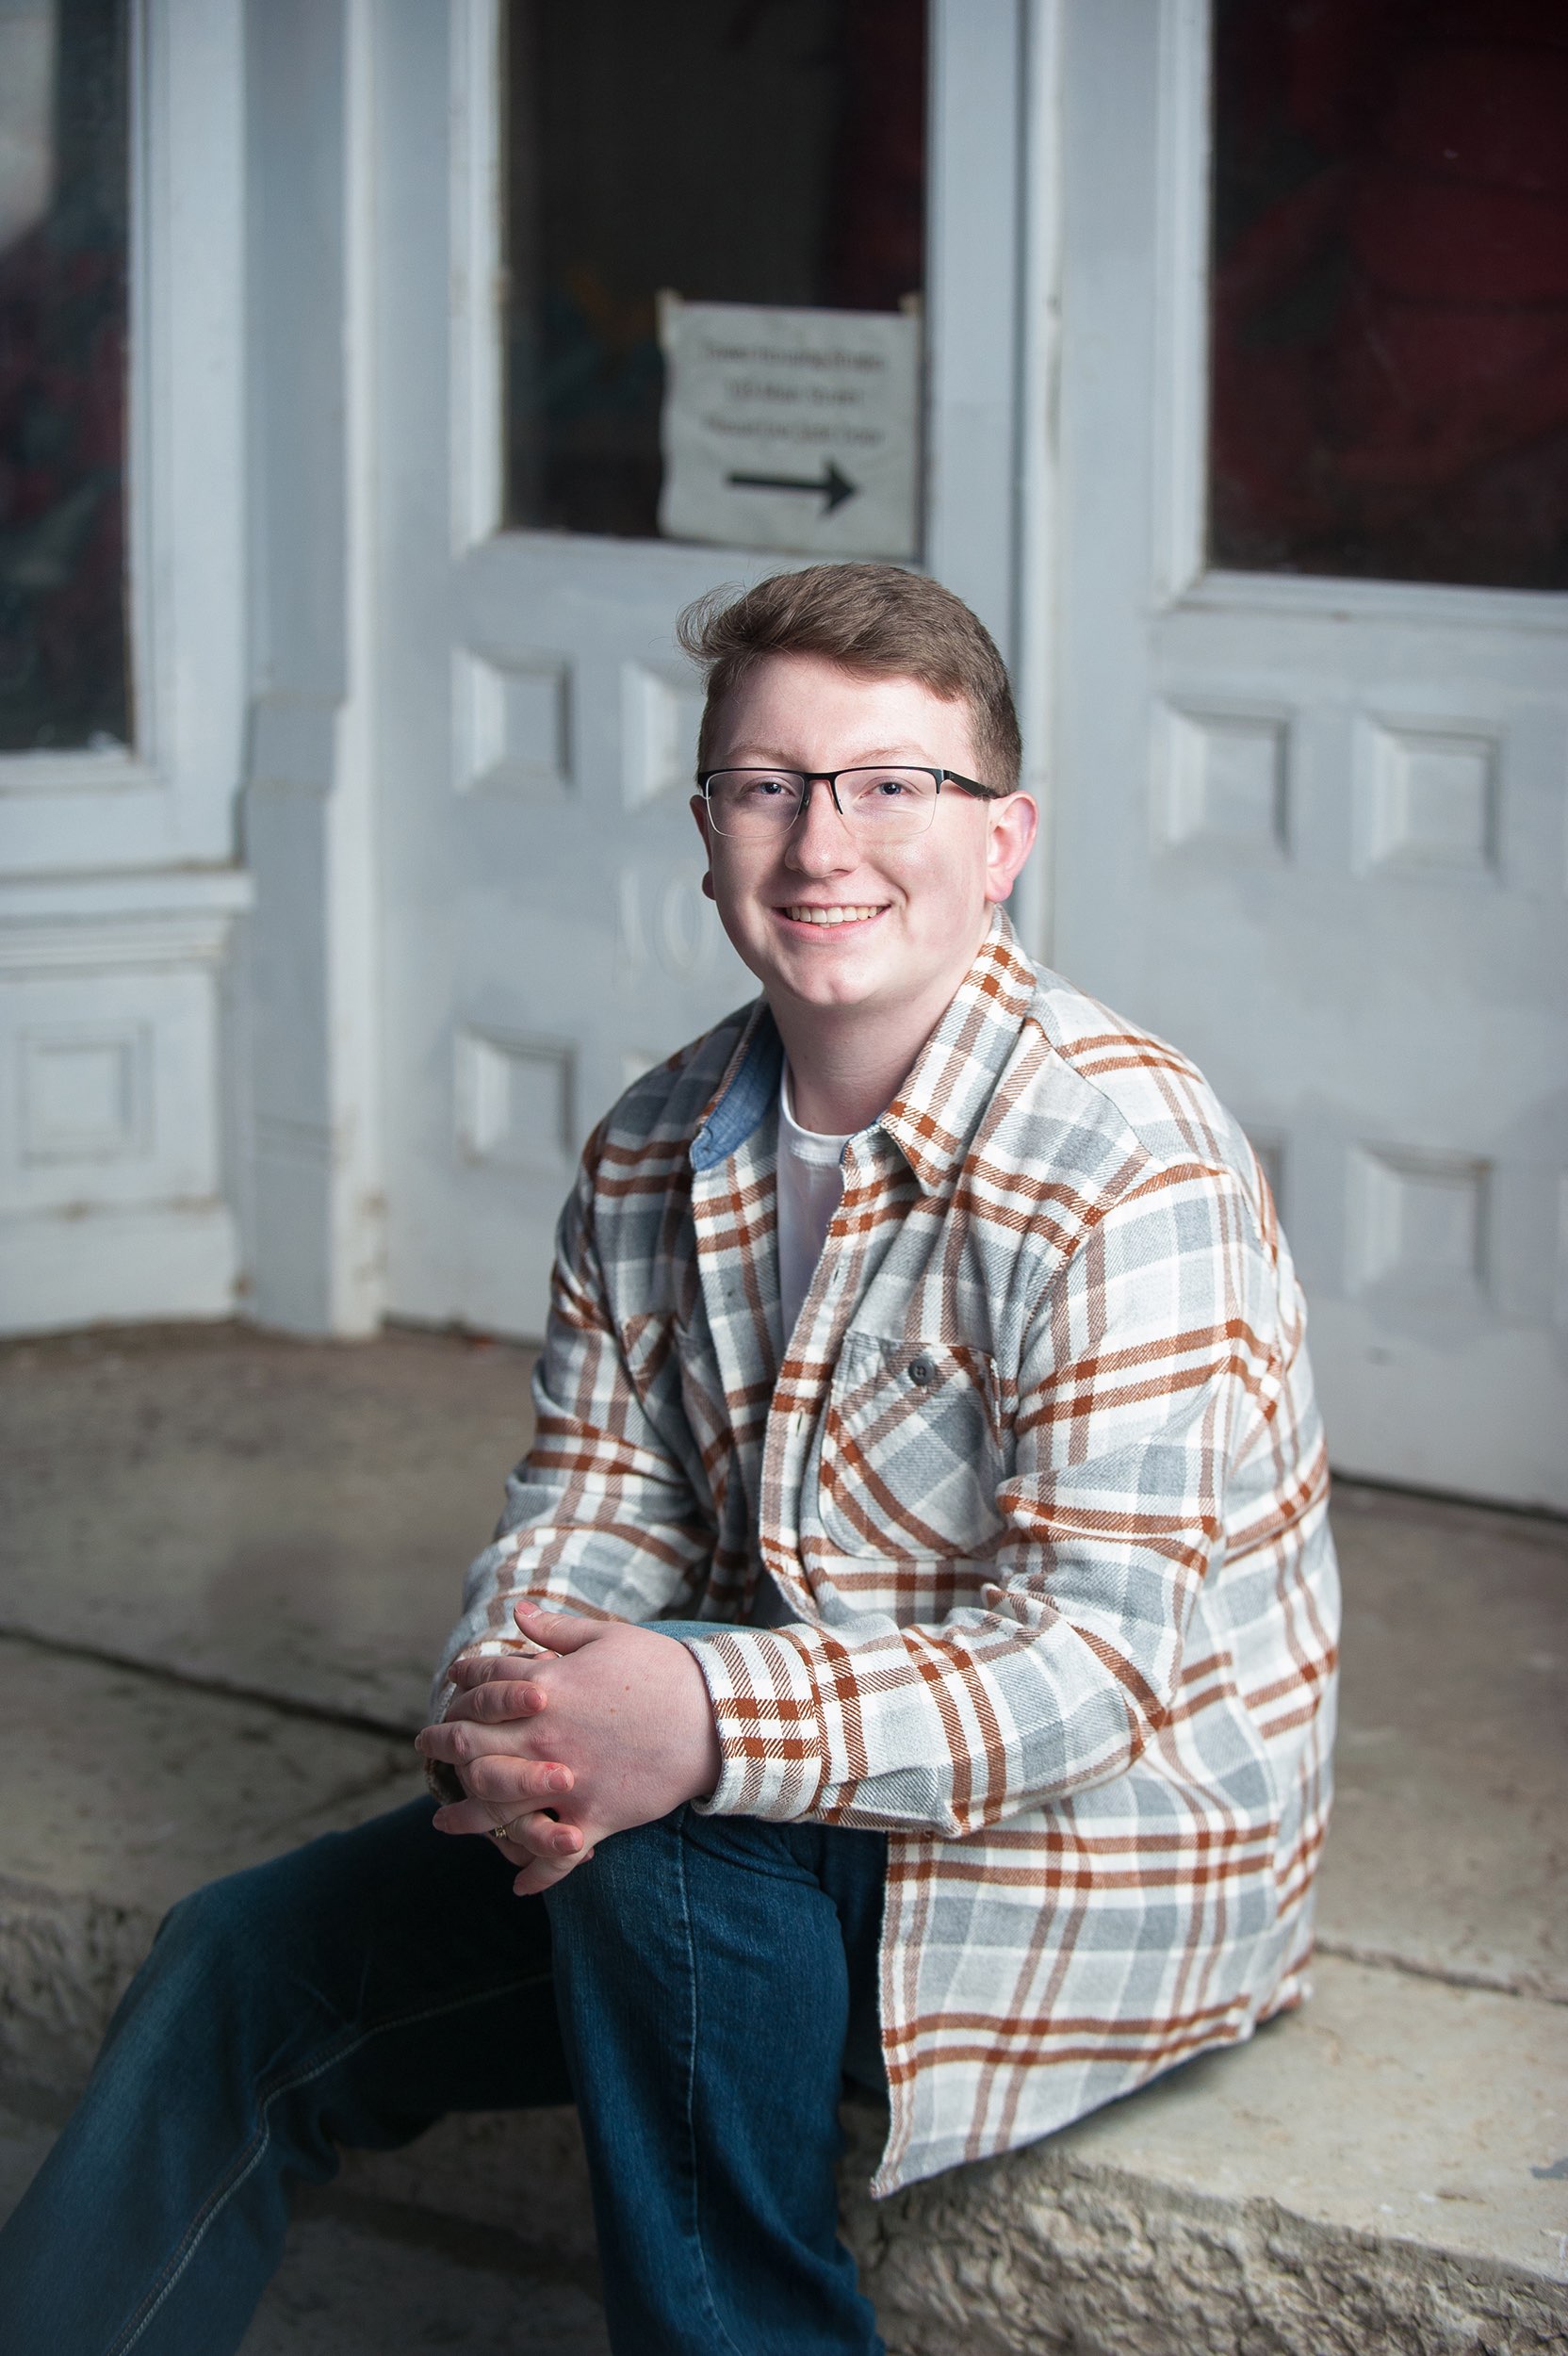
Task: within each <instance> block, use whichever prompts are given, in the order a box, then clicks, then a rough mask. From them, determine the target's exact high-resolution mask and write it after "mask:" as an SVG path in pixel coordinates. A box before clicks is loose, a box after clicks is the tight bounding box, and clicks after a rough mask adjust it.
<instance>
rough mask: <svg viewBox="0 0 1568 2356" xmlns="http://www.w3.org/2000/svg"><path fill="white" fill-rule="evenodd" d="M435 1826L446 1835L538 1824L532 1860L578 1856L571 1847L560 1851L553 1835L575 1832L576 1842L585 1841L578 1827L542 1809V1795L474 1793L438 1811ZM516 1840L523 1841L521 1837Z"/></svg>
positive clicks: (532, 1843)
mask: <svg viewBox="0 0 1568 2356" xmlns="http://www.w3.org/2000/svg"><path fill="white" fill-rule="evenodd" d="M431 1823H432V1824H433V1825H434V1826H435V1829H436V1831H437V1832H446V1833H476V1832H482V1833H489V1832H495V1831H496V1830H497V1829H498V1827H499V1826H500V1825H502V1824H505V1825H506V1826H507V1827H508V1828H509V1829H510V1828H512V1827H514V1826H516V1825H520V1824H528V1823H532V1824H536V1825H537V1826H538V1827H539V1828H540V1829H539V1830H538V1831H537V1832H536V1835H535V1838H534V1839H533V1841H531V1842H530V1843H529V1844H528V1854H529V1855H530V1856H531V1857H534V1856H538V1855H539V1854H540V1852H541V1849H542V1850H543V1852H544V1854H546V1855H547V1856H551V1857H556V1856H563V1857H569V1856H572V1855H573V1854H575V1851H574V1849H573V1847H571V1846H568V1847H567V1848H565V1849H558V1848H557V1847H556V1846H555V1845H554V1843H553V1841H551V1839H550V1838H549V1836H550V1835H551V1834H554V1833H557V1832H561V1831H563V1830H566V1829H571V1830H572V1832H573V1837H574V1841H580V1840H581V1838H582V1836H581V1835H580V1833H578V1832H577V1831H576V1828H575V1827H565V1826H563V1825H561V1824H558V1823H557V1822H556V1820H555V1818H554V1817H553V1816H551V1815H548V1814H547V1813H546V1812H545V1811H544V1810H543V1809H541V1808H540V1807H539V1800H538V1794H537V1793H534V1792H504V1791H500V1790H492V1791H489V1792H470V1793H469V1794H468V1796H467V1797H466V1799H462V1800H449V1801H448V1802H447V1804H446V1806H445V1807H443V1808H437V1809H436V1811H435V1813H434V1815H433V1817H432V1818H431ZM516 1837H517V1838H518V1839H519V1840H520V1839H521V1835H520V1834H518V1835H517V1836H516Z"/></svg>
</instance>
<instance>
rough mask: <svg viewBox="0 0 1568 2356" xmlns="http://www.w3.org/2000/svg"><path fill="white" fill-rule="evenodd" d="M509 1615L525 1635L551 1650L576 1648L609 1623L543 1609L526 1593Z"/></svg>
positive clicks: (572, 1649)
mask: <svg viewBox="0 0 1568 2356" xmlns="http://www.w3.org/2000/svg"><path fill="white" fill-rule="evenodd" d="M512 1616H513V1618H514V1619H515V1621H516V1623H517V1626H518V1627H519V1628H521V1629H522V1631H523V1634H524V1635H525V1636H531V1637H532V1639H533V1641H534V1643H535V1644H545V1645H547V1646H548V1648H549V1650H550V1651H551V1652H563V1653H564V1652H580V1651H581V1649H582V1647H583V1645H584V1644H593V1643H594V1642H595V1641H596V1638H598V1637H600V1636H602V1635H603V1634H604V1632H605V1629H606V1628H607V1627H608V1626H609V1623H608V1622H607V1621H605V1620H589V1619H584V1618H583V1617H582V1615H581V1613H580V1612H546V1611H544V1610H543V1609H542V1608H541V1607H540V1605H538V1604H536V1603H531V1602H530V1600H529V1598H528V1597H527V1596H526V1595H525V1596H524V1597H523V1599H522V1601H521V1602H520V1603H517V1604H515V1605H514V1606H513V1611H512Z"/></svg>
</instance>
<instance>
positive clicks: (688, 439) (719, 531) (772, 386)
mask: <svg viewBox="0 0 1568 2356" xmlns="http://www.w3.org/2000/svg"><path fill="white" fill-rule="evenodd" d="M659 334H660V341H661V342H662V345H663V348H664V365H665V389H664V414H663V421H662V443H663V453H664V487H663V491H662V495H661V498H660V501H659V528H660V530H661V531H662V532H664V533H665V534H666V535H667V536H668V537H669V538H671V539H673V540H717V541H720V542H722V543H724V545H725V546H727V547H729V548H788V549H791V550H792V551H796V552H801V553H805V554H811V555H822V556H889V557H912V556H914V555H915V554H916V552H917V549H918V546H919V530H918V525H919V496H918V495H919V468H918V457H919V447H920V443H919V417H920V321H919V320H918V319H912V318H908V317H907V316H905V315H904V314H902V313H897V312H882V311H790V310H764V309H762V308H760V306H758V305H755V304H752V303H682V302H680V301H679V300H678V297H676V296H674V295H663V296H662V297H661V298H660V306H659Z"/></svg>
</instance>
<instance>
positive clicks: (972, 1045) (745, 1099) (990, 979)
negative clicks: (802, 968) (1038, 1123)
mask: <svg viewBox="0 0 1568 2356" xmlns="http://www.w3.org/2000/svg"><path fill="white" fill-rule="evenodd" d="M1034 993H1035V970H1034V968H1033V966H1032V965H1031V964H1030V963H1029V960H1028V958H1027V957H1025V956H1024V954H1023V952H1022V950H1021V948H1020V946H1019V943H1018V936H1017V935H1016V934H1015V932H1014V931H1013V928H1012V925H1011V924H1009V923H1008V921H1007V918H1006V915H1005V911H1004V910H1003V909H1002V908H993V909H992V911H991V921H990V924H989V925H988V929H987V932H986V938H985V939H984V941H982V942H981V943H980V946H979V948H978V949H977V950H976V952H975V956H974V962H973V964H972V966H971V967H970V969H969V972H968V973H966V974H965V976H964V978H963V980H962V981H961V982H960V983H959V985H958V989H957V991H956V994H955V996H954V997H953V999H952V1001H951V1002H950V1004H949V1006H948V1008H947V1011H946V1013H945V1014H944V1015H943V1016H942V1019H941V1021H940V1022H939V1023H938V1025H937V1027H936V1029H935V1030H934V1031H933V1032H932V1034H931V1036H930V1038H929V1039H927V1040H926V1042H925V1045H924V1046H923V1048H922V1049H921V1051H920V1054H919V1055H918V1056H917V1057H916V1059H915V1064H914V1069H913V1070H912V1071H911V1072H910V1073H909V1076H908V1078H907V1080H906V1081H905V1083H904V1086H903V1087H902V1088H900V1090H899V1092H898V1094H897V1096H895V1097H894V1099H893V1101H892V1103H891V1104H890V1105H889V1107H888V1109H887V1111H886V1112H885V1113H884V1114H883V1116H882V1118H881V1121H879V1122H877V1123H875V1124H874V1126H876V1127H878V1128H881V1129H885V1130H886V1131H887V1133H888V1135H889V1137H891V1138H892V1140H893V1142H894V1143H895V1144H896V1145H897V1147H898V1149H899V1151H900V1152H901V1153H903V1155H904V1158H905V1160H906V1161H907V1163H908V1165H909V1167H910V1169H911V1170H913V1172H914V1174H915V1177H916V1179H917V1180H918V1182H919V1184H920V1186H921V1189H922V1191H923V1193H925V1194H938V1193H939V1192H940V1191H941V1189H942V1187H943V1186H944V1185H945V1184H946V1182H947V1180H948V1178H949V1177H950V1176H951V1175H952V1173H953V1171H954V1170H956V1168H957V1165H958V1164H959V1163H960V1162H961V1161H962V1159H963V1157H964V1153H965V1152H966V1150H967V1148H968V1145H969V1139H970V1137H971V1136H972V1132H973V1129H974V1125H975V1122H976V1121H978V1120H979V1118H980V1116H981V1114H982V1113H983V1112H984V1110H985V1108H986V1106H987V1104H988V1103H989V1101H990V1096H991V1091H992V1089H993V1088H995V1085H996V1082H997V1079H998V1077H999V1075H1000V1073H1001V1072H1002V1069H1003V1066H1004V1065H1005V1062H1006V1060H1007V1057H1008V1056H1009V1055H1011V1053H1012V1051H1013V1046H1014V1043H1015V1041H1016V1040H1017V1038H1018V1034H1019V1029H1020V1026H1021V1023H1022V1022H1023V1018H1024V1016H1025V1015H1026V1014H1027V1013H1028V1011H1029V1006H1030V1002H1031V1000H1032V998H1033V996H1034ZM783 1068H784V1042H783V1040H782V1039H780V1038H779V1036H778V1029H777V1026H776V1023H775V1022H774V1019H773V1015H772V1013H771V1011H770V1010H769V1006H768V1003H767V1000H766V999H765V998H759V999H758V1000H757V1001H756V1003H755V1005H754V1006H752V1008H751V1011H750V1014H749V1016H748V1017H747V1020H746V1023H745V1025H744V1027H743V1030H742V1033H741V1036H740V1038H739V1039H738V1040H737V1041H736V1043H735V1051H734V1053H733V1055H731V1056H730V1058H729V1061H728V1063H727V1066H726V1067H725V1072H724V1077H723V1078H722V1079H721V1080H720V1082H719V1085H718V1087H717V1088H715V1089H714V1091H713V1093H712V1095H711V1097H710V1098H709V1100H708V1103H707V1104H706V1105H705V1107H704V1109H703V1114H702V1119H701V1121H699V1123H698V1125H697V1131H696V1135H695V1136H694V1137H693V1139H692V1145H691V1161H692V1168H693V1169H694V1170H697V1171H702V1170H711V1169H712V1168H713V1167H714V1166H715V1164H716V1163H719V1162H722V1161H725V1160H727V1158H728V1156H729V1155H730V1154H731V1153H738V1152H739V1150H740V1148H741V1147H742V1146H743V1145H744V1143H745V1142H746V1139H747V1138H748V1137H751V1136H752V1135H753V1134H754V1133H755V1131H756V1130H757V1129H758V1128H759V1127H760V1124H761V1122H762V1121H764V1120H765V1119H766V1117H767V1115H768V1114H769V1113H770V1112H771V1111H772V1110H773V1109H774V1107H775V1105H776V1103H777V1100H778V1089H779V1081H780V1076H781V1074H782V1072H783Z"/></svg>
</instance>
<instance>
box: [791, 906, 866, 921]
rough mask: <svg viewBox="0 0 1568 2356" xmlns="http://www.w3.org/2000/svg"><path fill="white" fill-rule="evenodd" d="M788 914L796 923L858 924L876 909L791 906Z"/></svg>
mask: <svg viewBox="0 0 1568 2356" xmlns="http://www.w3.org/2000/svg"><path fill="white" fill-rule="evenodd" d="M790 914H791V916H792V918H793V919H794V921H795V923H796V924H862V923H864V921H865V920H866V918H867V917H870V916H874V915H875V914H876V910H875V909H874V908H792V909H791V910H790Z"/></svg>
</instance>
